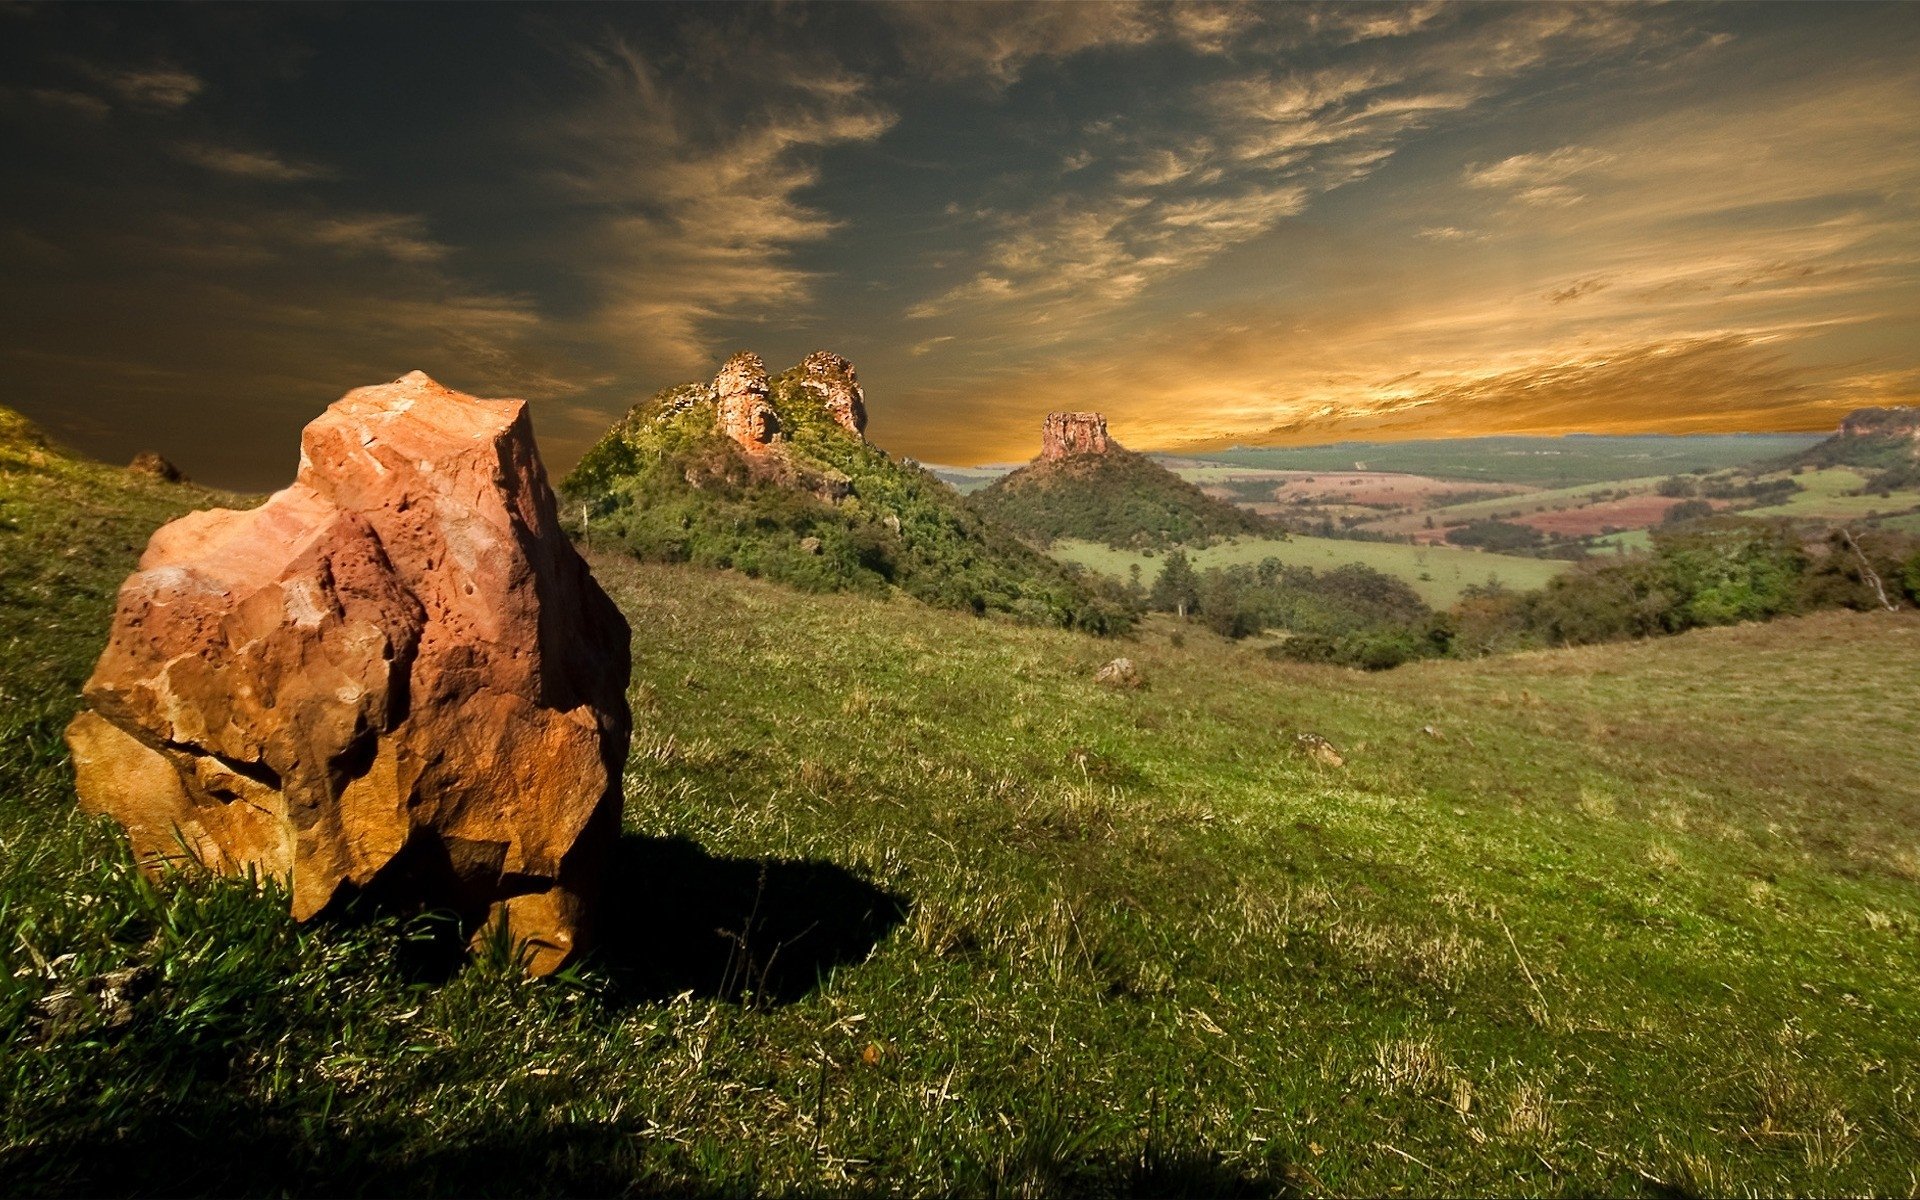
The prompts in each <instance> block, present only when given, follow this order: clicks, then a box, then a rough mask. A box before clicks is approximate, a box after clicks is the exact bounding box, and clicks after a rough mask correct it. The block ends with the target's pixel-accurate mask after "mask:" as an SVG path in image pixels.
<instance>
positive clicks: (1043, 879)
mask: <svg viewBox="0 0 1920 1200" xmlns="http://www.w3.org/2000/svg"><path fill="white" fill-rule="evenodd" d="M5 482H6V484H7V487H8V488H9V489H10V490H9V491H7V493H6V495H7V498H8V502H9V507H8V508H7V509H6V513H7V515H8V522H9V524H7V525H5V526H0V555H4V556H5V557H0V563H4V564H8V565H9V569H10V570H14V569H19V568H20V567H21V565H22V564H23V563H29V564H31V565H30V567H28V569H26V570H25V571H23V572H22V574H21V575H20V576H19V579H18V581H16V583H10V584H9V586H10V587H13V588H14V589H15V590H12V591H10V592H9V593H8V596H9V601H8V604H7V606H6V608H5V610H4V612H5V614H6V620H7V621H8V625H7V634H6V636H7V637H9V638H10V639H12V640H11V641H9V642H7V643H6V645H7V646H8V652H7V654H6V657H5V658H4V660H0V672H4V675H0V679H3V680H4V683H3V686H4V687H5V688H6V689H7V691H8V695H9V697H10V702H9V703H8V704H7V705H6V706H5V709H4V711H0V723H3V724H4V727H3V728H0V914H3V915H0V931H3V932H4V935H5V937H4V954H5V961H4V964H0V966H3V967H4V970H3V971H0V976H3V977H4V979H5V983H4V991H0V1019H4V1021H5V1033H6V1037H5V1041H4V1048H3V1049H0V1079H4V1080H5V1083H4V1085H3V1086H0V1181H3V1182H4V1189H5V1190H6V1191H8V1192H10V1193H47V1192H63V1191H65V1192H100V1191H117V1192H130V1191H154V1190H167V1191H255V1192H276V1193H277V1192H288V1191H292V1192H312V1191H320V1192H355V1191H402V1192H407V1193H460V1194H513V1195H520V1194H528V1193H554V1192H568V1191H571V1192H581V1191H602V1192H614V1191H628V1192H643V1193H659V1192H669V1193H698V1194H705V1193H714V1192H724V1193H733V1194H745V1193H770V1194H807V1195H818V1194H823V1193H841V1194H848V1193H858V1194H873V1193H881V1192H884V1193H888V1194H899V1193H912V1194H927V1193H934V1194H951V1193H963V1194H1002V1195H1014V1194H1018V1195H1059V1194H1108V1195H1123V1194H1154V1195H1164V1194H1181V1193H1185V1194H1207V1195H1213V1194H1231V1193H1239V1194H1260V1193H1267V1192H1291V1193H1312V1194H1322V1193H1325V1194H1340V1195H1351V1194H1359V1195H1381V1194H1387V1193H1395V1192H1400V1193H1405V1192H1412V1193H1417V1194H1434V1193H1452V1194H1461V1193H1465V1194H1480V1193H1484V1194H1502V1195H1542V1194H1553V1195H1581V1194H1586V1195H1591V1194H1595V1193H1601V1194H1609V1195H1619V1194H1649V1195H1670V1194H1681V1193H1685V1194H1749V1193H1764V1194H1785V1193H1799V1194H1837V1193H1856V1194H1857V1193H1877V1194H1886V1193H1892V1192H1904V1191H1908V1190H1910V1189H1911V1188H1912V1187H1913V1186H1914V1179H1915V1172H1916V1170H1920V1063H1917V1062H1916V1060H1915V1058H1914V1056H1913V1054H1912V1046H1913V1036H1914V1031H1915V1030H1916V1029H1917V1028H1920V989H1916V987H1915V986H1914V984H1915V980H1916V978H1920V936H1917V935H1920V891H1917V890H1916V883H1920V833H1917V832H1916V830H1920V788H1916V785H1915V780H1916V779H1920V712H1916V710H1915V709H1914V707H1913V706H1912V705H1911V704H1908V703H1904V702H1903V701H1902V700H1901V699H1900V698H1901V697H1903V696H1905V695H1906V694H1907V692H1908V691H1909V690H1910V686H1911V682H1912V679H1913V678H1914V676H1915V673H1916V672H1917V671H1920V617H1917V616H1915V615H1914V614H1912V613H1903V614H1854V613H1841V612H1835V613H1826V614H1822V615H1819V616H1816V617H1811V618H1806V619H1800V620H1792V621H1782V622H1776V623H1773V624H1770V625H1765V626H1742V627H1734V628H1726V629H1716V630H1711V631H1704V632H1700V633H1695V634H1690V635H1687V636H1684V637H1680V638H1674V639H1668V640H1665V641H1661V642H1658V643H1640V644H1628V645H1614V646H1606V647H1593V648H1588V649H1583V650H1576V651H1562V652H1555V653H1543V654H1531V655H1522V656H1518V657H1513V658H1507V659H1500V660H1487V661H1482V662H1431V663H1422V664H1417V665H1413V666H1409V667H1406V668H1403V669H1401V670H1398V671H1394V672H1390V673H1386V674H1382V675H1362V674H1358V673H1353V672H1347V671H1342V670H1338V669H1334V668H1326V667H1310V666H1301V665H1295V664H1286V663H1276V662H1272V661H1269V660H1268V659H1267V658H1265V657H1264V656H1263V655H1262V654H1260V653H1259V652H1258V651H1257V650H1256V649H1254V648H1253V647H1250V646H1247V645H1243V644H1234V643H1228V642H1223V641H1219V640H1217V639H1214V638H1212V637H1210V636H1208V635H1206V634H1204V633H1202V632H1200V631H1198V630H1195V629H1192V628H1186V629H1183V630H1175V629H1174V627H1172V626H1171V625H1169V624H1162V623H1158V622H1156V623H1154V624H1151V625H1149V626H1148V627H1147V628H1146V629H1145V630H1144V631H1143V632H1141V633H1140V634H1139V635H1138V636H1137V637H1135V638H1132V639H1129V640H1125V641H1112V640H1098V639H1094V638H1090V637H1087V636H1085V635H1080V634H1074V633H1070V632H1066V631H1061V630H1049V629H1039V628H1028V627H1019V626H1014V625H1011V624H1007V623H1000V622H994V621H985V620H979V619H975V618H972V617H969V616H966V615H964V614H959V613H952V612H945V611H940V610H936V609H931V608H928V607H926V606H924V605H921V604H917V603H914V602H912V601H909V600H905V599H900V598H894V599H875V598H870V597H864V596H857V595H826V596H810V595H804V594H801V593H797V592H794V591H790V590H786V589H783V588H780V587H778V586H775V585H773V584H769V583H765V582H759V581H751V580H745V579H742V578H740V577H738V576H736V575H732V574H727V573H720V572H711V571H704V570H699V569H695V568H690V567H685V566H649V565H639V564H635V563H633V562H631V561H627V560H624V559H619V558H610V557H602V558H600V559H599V560H597V562H596V572H597V573H598V574H599V575H600V577H601V578H602V580H603V581H604V582H605V584H606V585H607V587H608V588H609V590H610V592H611V593H612V594H613V595H614V596H615V598H616V599H617V600H618V601H619V602H620V604H621V605H622V607H623V608H624V609H625V610H626V612H627V613H628V615H629V617H630V618H631V620H632V622H633V626H634V629H635V640H634V647H635V666H636V674H635V679H634V685H633V692H632V700H633V704H634V708H635V715H636V719H637V733H636V737H635V744H634V752H633V757H632V760H631V764H630V769H629V773H628V777H627V782H626V792H627V814H626V824H627V830H628V834H627V840H626V841H625V842H624V843H623V845H622V848H621V853H622V856H623V858H624V860H625V861H624V867H623V870H622V872H621V873H620V876H619V879H620V886H619V888H618V889H617V890H616V892H615V893H614V895H613V896H612V897H611V898H610V900H609V915H610V917H611V918H612V920H613V921H614V922H615V924H616V926H617V928H618V929H619V930H620V931H621V934H620V936H618V937H616V938H615V939H614V940H613V942H612V944H611V945H609V946H608V947H607V948H606V949H605V950H604V951H603V952H602V954H601V955H600V956H599V957H598V958H597V959H596V960H595V961H592V962H589V963H587V964H585V965H584V966H583V968H582V969H581V970H579V971H578V972H575V973H573V974H571V975H569V976H567V977H564V978H560V979H554V980H549V981H546V982H544V983H538V984H534V983H528V982H525V981H523V980H520V979H518V978H517V977H516V976H515V975H514V973H513V972H512V971H511V970H508V969H505V967H504V965H503V963H502V962H501V961H499V958H498V956H495V957H494V958H490V959H483V960H482V961H480V962H478V963H475V964H472V965H468V966H465V967H464V968H456V969H453V970H451V972H449V971H448V970H447V969H446V968H445V967H444V966H440V965H438V963H439V960H437V959H436V958H435V957H434V955H433V954H431V953H429V951H431V950H432V949H433V947H432V945H431V944H430V941H429V940H428V939H429V935H430V934H431V933H432V932H433V930H432V927H431V926H430V925H422V924H419V923H407V922H401V921H397V920H394V919H391V918H388V919H382V920H375V921H372V922H364V921H363V922H359V923H354V922H346V921H340V922H332V923H321V924H316V925H309V926H304V927H298V926H294V925H292V924H291V923H290V922H289V921H288V920H287V919H286V918H285V917H284V915H282V912H281V910H282V907H283V902H282V901H281V900H280V899H279V897H277V896H275V895H272V894H267V895H257V894H255V893H253V892H252V891H251V890H250V889H248V888H247V887H245V886H244V885H240V884H223V883H218V882H212V881H204V880H194V879H175V880H171V881H163V882H162V884H161V885H160V886H158V887H149V886H147V885H145V884H143V883H142V882H140V881H139V879H138V877H137V876H136V875H134V874H133V873H132V872H131V871H130V870H129V869H128V867H127V865H126V860H125V855H124V851H123V850H122V849H120V842H119V839H118V837H117V835H116V834H115V833H114V832H113V830H112V828H111V827H110V826H109V825H107V824H105V823H103V822H97V821H90V820H87V819H85V818H82V817H81V816H79V815H78V814H77V813H76V812H75V811H74V808H73V797H72V794H71V784H70V776H69V768H68V766H67V764H66V762H65V758H64V751H63V750H62V749H61V747H60V745H59V742H58V738H57V733H58V730H59V728H60V726H61V725H62V723H63V722H64V720H65V717H66V715H67V714H68V713H69V712H71V710H72V707H73V703H74V699H73V694H74V693H73V690H74V688H75V687H76V686H77V684H78V681H79V679H80V678H81V676H82V675H83V674H84V673H85V671H86V669H87V667H88V665H89V663H90V659H91V657H92V655H93V654H94V653H96V652H97V649H98V646H99V644H100V642H101V640H102V638H103V636H104V632H105V625H104V622H105V619H106V614H107V611H108V608H109V606H110V600H111V590H112V587H113V585H114V583H116V582H117V580H118V578H119V576H120V574H122V573H123V572H124V571H125V570H127V569H128V568H129V567H130V566H131V565H132V560H133V556H134V552H135V550H136V548H137V544H138V540H139V539H138V537H137V536H134V534H135V531H136V529H137V528H139V527H142V526H144V525H146V524H148V523H150V522H151V521H152V520H156V519H158V518H159V517H160V516H162V515H164V514H165V513H166V512H169V511H173V510H175V509H177V507H178V506H179V499H178V498H177V497H176V498H174V499H170V500H167V501H165V502H164V503H163V502H161V501H158V500H152V499H147V500H141V499H138V496H139V495H140V493H137V492H132V493H127V494H126V495H125V496H122V495H121V494H120V493H118V492H115V491H112V490H110V489H109V488H108V487H107V486H106V484H105V483H99V485H98V486H96V487H95V488H94V489H92V491H91V492H88V493H84V494H82V493H62V492H60V491H59V490H58V489H57V488H39V489H38V490H36V489H35V488H31V487H30V488H27V489H26V490H25V491H24V492H23V491H21V490H18V489H16V488H15V486H14V485H15V484H16V483H17V481H16V480H13V479H12V478H11V477H6V478H5ZM123 500H124V502H125V503H126V504H128V505H130V506H136V505H138V506H145V507H141V508H140V509H139V511H138V512H137V513H125V514H122V513H118V512H116V510H115V505H116V504H117V503H119V502H121V501H123ZM76 504H86V505H88V506H90V507H89V508H88V509H87V510H86V511H87V512H88V513H89V514H90V516H89V518H88V519H86V520H81V521H77V522H75V521H72V520H71V519H70V518H71V516H72V514H73V513H74V511H75V508H74V506H75V505H76ZM63 523H65V524H68V525H71V527H72V529H73V533H72V535H71V536H70V537H68V538H67V539H65V540H64V542H63V541H62V540H59V539H56V538H54V537H53V536H52V531H55V530H58V529H60V528H61V527H62V526H63ZM1339 545H1340V546H1342V547H1359V548H1366V547H1364V546H1361V544H1358V543H1344V542H1343V543H1339ZM69 546H70V547H76V548H77V549H76V553H75V554H73V555H67V554H66V547H69ZM1397 549H1407V548H1404V547H1400V548H1397ZM1476 557H1484V556H1476ZM9 578H10V579H13V578H14V577H13V576H12V575H10V576H9ZM1176 632H1177V633H1178V634H1179V636H1178V637H1177V638H1176V637H1175V636H1174V634H1175V633H1176ZM1116 653H1124V654H1126V655H1128V656H1129V657H1131V658H1132V659H1133V660H1134V661H1135V663H1136V664H1138V665H1139V667H1140V669H1141V670H1142V671H1143V673H1144V674H1145V677H1146V680H1147V687H1146V688H1145V689H1144V690H1141V691H1138V692H1113V691H1108V690H1105V689H1102V688H1099V687H1096V686H1094V685H1093V684H1092V682H1091V677H1092V674H1093V672H1094V669H1095V668H1096V667H1097V666H1098V665H1099V664H1100V663H1102V662H1104V661H1105V660H1106V659H1108V658H1110V657H1112V656H1113V655H1115V654H1116ZM1429 729H1431V731H1432V732H1427V730H1429ZM1300 733H1313V734H1317V735H1320V736H1322V737H1324V738H1326V739H1328V740H1329V741H1331V742H1332V744H1333V745H1334V746H1336V747H1337V748H1338V749H1339V751H1340V753H1341V754H1343V755H1344V756H1345V758H1346V765H1345V766H1344V767H1341V768H1333V767H1327V766H1323V765H1320V764H1319V763H1317V762H1316V761H1314V760H1313V759H1312V758H1310V757H1308V756H1306V755H1304V754H1302V753H1300V752H1299V749H1298V745H1299V743H1298V741H1297V736H1296V735H1298V734H1300ZM719 930H725V931H728V932H729V933H730V934H731V935H733V936H731V937H729V936H722V935H721V934H720V933H718V932H716V931H719ZM69 956H71V957H69ZM136 968H139V969H144V970H145V971H146V972H147V973H146V974H145V975H143V976H141V977H140V978H141V979H142V980H144V982H142V983H141V984H140V986H139V987H137V988H135V987H133V986H132V985H129V993H130V994H131V995H133V997H134V998H133V999H132V1001H131V1002H130V1004H127V1005H124V1006H122V1005H119V1004H117V1003H115V1002H105V1003H102V1004H101V1005H99V1008H98V1011H93V1010H91V1009H89V1008H88V1007H87V1006H86V1005H81V1006H80V1010H79V1011H78V1012H77V1014H75V1015H73V1016H71V1017H70V1019H69V1020H68V1021H67V1022H65V1024H64V1026H63V1027H60V1028H50V1027H49V1026H48V1024H47V1023H46V1022H44V1021H40V1020H37V1019H36V1018H35V1017H34V1015H33V1007H32V1006H33V1005H34V1004H35V1003H36V1002H38V1001H42V1000H44V998H45V997H46V996H47V995H48V994H49V993H50V992H52V991H55V990H57V989H59V988H62V987H65V988H68V989H69V990H71V989H74V988H76V987H77V988H79V989H80V990H81V991H85V984H86V983H87V981H89V980H91V981H94V982H95V983H96V984H97V983H99V982H100V981H101V979H102V977H103V976H104V975H105V974H106V973H108V972H112V971H117V970H127V969H136ZM116 1012H120V1013H122V1015H124V1016H125V1017H126V1018H127V1019H126V1023H125V1024H124V1025H123V1026H121V1027H118V1028H114V1027H112V1026H113V1021H112V1020H110V1019H109V1018H112V1017H113V1015H114V1013H116Z"/></svg>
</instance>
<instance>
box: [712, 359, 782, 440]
mask: <svg viewBox="0 0 1920 1200" xmlns="http://www.w3.org/2000/svg"><path fill="white" fill-rule="evenodd" d="M713 392H714V404H715V406H716V407H717V408H718V409H719V415H720V431H721V432H722V433H724V434H726V435H727V436H728V437H730V438H732V439H733V440H734V441H736V442H738V443H740V445H741V446H743V447H744V448H746V449H747V450H749V451H759V450H764V449H766V448H767V447H768V446H771V445H772V444H773V443H774V442H776V441H779V440H781V433H780V417H779V415H778V414H776V413H775V412H774V411H773V405H772V404H770V403H768V402H767V364H766V363H764V362H762V361H760V356H759V355H758V354H755V353H753V352H752V351H751V350H742V351H741V352H740V353H738V354H736V355H734V356H733V357H732V358H730V359H728V360H727V361H726V362H725V363H724V364H722V365H721V367H720V373H719V374H718V375H716V376H714V379H713Z"/></svg>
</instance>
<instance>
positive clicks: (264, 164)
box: [179, 142, 334, 183]
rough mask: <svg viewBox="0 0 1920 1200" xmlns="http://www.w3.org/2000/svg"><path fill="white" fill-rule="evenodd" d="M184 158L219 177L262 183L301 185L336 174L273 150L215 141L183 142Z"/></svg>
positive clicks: (181, 149) (182, 152)
mask: <svg viewBox="0 0 1920 1200" xmlns="http://www.w3.org/2000/svg"><path fill="white" fill-rule="evenodd" d="M179 150H180V156H181V157H182V158H184V159H186V160H187V161H188V162H191V163H194V164H196V165H197V166H202V167H205V168H206V169H207V170H209V171H212V172H214V173H215V174H217V175H230V176H232V177H234V178H236V179H251V180H256V181H258V182H262V183H300V182H303V181H305V180H309V179H330V178H332V177H333V175H334V172H332V171H330V170H328V169H327V168H325V167H322V166H319V165H317V164H315V163H306V162H295V161H292V160H290V159H286V158H282V157H280V156H279V155H277V154H275V153H273V152H272V151H269V150H246V149H242V148H240V147H238V146H222V145H217V144H215V143H212V142H182V143H181V144H180V147H179Z"/></svg>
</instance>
